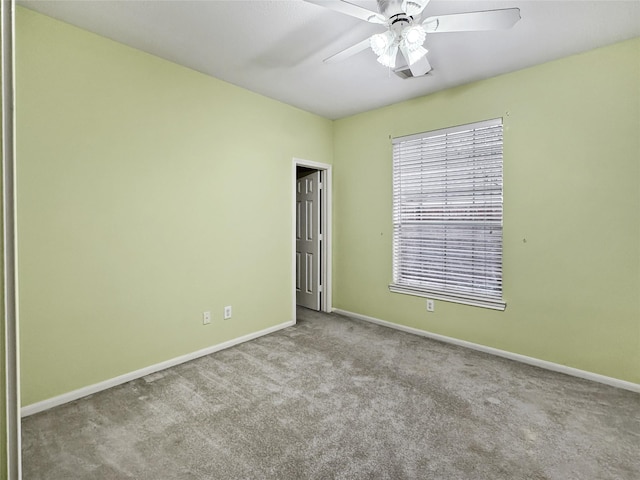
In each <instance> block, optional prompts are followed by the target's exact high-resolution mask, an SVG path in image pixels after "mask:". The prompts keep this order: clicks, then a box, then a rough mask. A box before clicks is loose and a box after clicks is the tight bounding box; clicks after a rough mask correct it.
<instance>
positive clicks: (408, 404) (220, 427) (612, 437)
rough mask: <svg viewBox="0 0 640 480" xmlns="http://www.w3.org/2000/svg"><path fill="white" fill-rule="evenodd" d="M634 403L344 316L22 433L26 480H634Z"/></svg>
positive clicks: (28, 425) (179, 371) (639, 419)
mask: <svg viewBox="0 0 640 480" xmlns="http://www.w3.org/2000/svg"><path fill="white" fill-rule="evenodd" d="M639 452H640V396H639V395H637V394H634V393H631V392H628V391H623V390H617V389H614V388H611V387H607V386H604V385H600V384H596V383H591V382H589V381H585V380H580V379H576V378H572V377H568V376H565V375H562V374H556V373H552V372H548V371H544V370H540V369H537V368H534V367H530V366H526V365H522V364H518V363H514V362H511V361H508V360H504V359H500V358H496V357H491V356H489V355H485V354H482V353H478V352H475V351H471V350H465V349H463V348H459V347H454V346H450V345H445V344H441V343H438V342H434V341H431V340H427V339H424V338H421V337H416V336H413V335H409V334H405V333H401V332H397V331H394V330H390V329H387V328H384V327H380V326H377V325H371V324H368V323H364V322H360V321H355V320H351V319H347V318H344V317H340V316H337V315H326V314H319V313H315V312H310V311H308V310H300V311H299V314H298V324H297V325H296V326H294V327H290V328H287V329H286V330H282V331H280V332H277V333H274V334H272V335H269V336H266V337H262V338H259V339H257V340H254V341H251V342H248V343H245V344H243V345H240V346H237V347H234V348H231V349H228V350H225V351H221V352H218V353H215V354H213V355H210V356H207V357H203V358H201V359H198V360H195V361H192V362H189V363H187V364H183V365H180V366H178V367H174V368H172V369H170V370H166V371H164V372H161V373H157V374H154V375H151V376H148V377H145V378H143V379H139V380H136V381H133V382H130V383H128V384H126V385H122V386H120V387H116V388H113V389H111V390H109V391H106V392H102V393H99V394H96V395H93V396H92V397H89V398H86V399H83V400H80V401H77V402H74V403H72V404H68V405H64V406H61V407H58V408H56V409H53V410H50V411H48V412H44V413H41V414H37V415H34V416H31V417H28V418H26V419H24V421H23V454H24V478H25V480H32V479H47V480H56V479H64V480H69V479H91V480H96V479H149V480H161V479H167V480H169V479H263V478H264V479H338V478H340V479H365V478H366V479H474V480H475V479H480V480H483V479H487V480H498V479H505V480H517V479H523V480H524V479H527V480H536V479H557V480H572V479H575V480H592V479H593V480H595V479H611V480H638V479H640V453H639Z"/></svg>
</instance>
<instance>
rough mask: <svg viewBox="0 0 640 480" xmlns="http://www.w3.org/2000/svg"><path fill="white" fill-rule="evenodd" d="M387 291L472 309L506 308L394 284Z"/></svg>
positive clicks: (500, 303)
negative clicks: (456, 304) (469, 306)
mask: <svg viewBox="0 0 640 480" xmlns="http://www.w3.org/2000/svg"><path fill="white" fill-rule="evenodd" d="M389 290H390V291H391V292H393V293H402V294H404V295H413V296H416V297H425V298H433V299H434V300H443V301H445V302H452V303H460V304H462V305H471V306H472V307H481V308H490V309H492V310H500V311H504V309H505V308H506V307H507V303H506V302H505V301H503V300H490V299H487V298H479V297H472V296H464V295H453V294H450V293H442V292H435V291H430V290H425V289H420V288H416V287H408V286H406V285H396V284H394V283H392V284H391V285H389Z"/></svg>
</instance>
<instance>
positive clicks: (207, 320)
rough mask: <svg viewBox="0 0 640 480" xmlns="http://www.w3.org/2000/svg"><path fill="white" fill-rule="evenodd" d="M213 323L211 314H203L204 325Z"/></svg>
mask: <svg viewBox="0 0 640 480" xmlns="http://www.w3.org/2000/svg"><path fill="white" fill-rule="evenodd" d="M210 323H211V312H202V324H203V325H208V324H210Z"/></svg>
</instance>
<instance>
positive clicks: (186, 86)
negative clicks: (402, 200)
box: [16, 8, 333, 405]
mask: <svg viewBox="0 0 640 480" xmlns="http://www.w3.org/2000/svg"><path fill="white" fill-rule="evenodd" d="M16 35H17V38H16V62H17V65H16V69H17V159H18V160H17V161H18V171H17V175H18V219H19V274H20V314H21V318H20V322H21V351H22V354H21V355H22V356H21V375H22V379H21V383H22V404H23V405H26V404H32V403H34V402H37V401H40V400H43V399H47V398H50V397H53V396H56V395H59V394H62V393H65V392H69V391H71V390H74V389H78V388H81V387H84V386H87V385H90V384H93V383H96V382H100V381H103V380H106V379H110V378H112V377H115V376H118V375H121V374H124V373H128V372H131V371H134V370H136V369H140V368H143V367H146V366H149V365H152V364H155V363H158V362H161V361H164V360H168V359H171V358H174V357H177V356H179V355H183V354H187V353H190V352H194V351H196V350H199V349H202V348H206V347H208V346H211V345H215V344H218V343H221V342H223V341H226V340H229V339H233V338H237V337H240V336H242V335H245V334H248V333H251V332H255V331H259V330H261V329H264V328H268V327H271V326H274V325H277V324H281V323H282V322H286V321H289V320H292V318H291V317H292V310H291V306H292V302H293V295H292V288H293V285H292V274H291V272H292V265H291V261H292V248H293V246H292V238H291V237H292V225H291V221H292V220H291V209H292V206H291V198H292V195H293V193H292V187H293V185H292V184H293V182H292V158H293V157H299V158H304V159H308V160H314V161H319V162H325V163H331V161H332V155H333V150H332V135H333V130H332V123H331V121H329V120H327V119H323V118H321V117H318V116H315V115H312V114H309V113H307V112H303V111H301V110H298V109H295V108H293V107H290V106H288V105H285V104H282V103H279V102H276V101H274V100H271V99H268V98H265V97H263V96H260V95H257V94H253V93H250V92H248V91H246V90H243V89H241V88H238V87H235V86H233V85H230V84H228V83H225V82H222V81H219V80H216V79H214V78H211V77H208V76H206V75H203V74H200V73H197V72H195V71H192V70H189V69H187V68H183V67H180V66H178V65H175V64H172V63H170V62H167V61H165V60H162V59H160V58H157V57H154V56H151V55H148V54H146V53H143V52H140V51H137V50H134V49H132V48H128V47H126V46H123V45H121V44H118V43H115V42H113V41H110V40H107V39H105V38H102V37H99V36H97V35H93V34H91V33H88V32H86V31H83V30H80V29H78V28H75V27H72V26H70V25H67V24H64V23H61V22H59V21H56V20H53V19H51V18H48V17H46V16H43V15H40V14H37V13H35V12H32V11H30V10H26V9H23V8H19V9H18V11H17V27H16ZM225 305H232V306H233V318H232V319H231V320H228V321H223V320H222V312H223V307H224V306H225ZM207 310H209V311H211V312H212V314H213V321H212V324H210V325H207V326H203V325H202V312H204V311H207Z"/></svg>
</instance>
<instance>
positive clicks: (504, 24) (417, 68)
mask: <svg viewBox="0 0 640 480" xmlns="http://www.w3.org/2000/svg"><path fill="white" fill-rule="evenodd" d="M305 1H306V2H309V3H313V4H316V5H320V6H322V7H326V8H329V9H331V10H334V11H336V12H340V13H344V14H346V15H351V16H352V17H356V18H359V19H361V20H365V21H367V22H369V23H375V24H379V25H384V26H386V27H387V31H386V32H383V33H378V34H375V35H372V36H371V37H369V38H367V39H365V40H363V41H362V42H359V43H357V44H355V45H353V46H351V47H349V48H347V49H346V50H343V51H341V52H339V53H336V54H335V55H332V56H331V57H329V58H326V59H325V60H324V61H325V62H327V63H333V62H338V61H340V60H344V59H345V58H348V57H350V56H352V55H355V54H356V53H359V52H361V51H362V50H365V49H367V48H369V47H371V50H373V53H375V54H376V55H377V57H378V62H380V63H381V64H382V65H384V66H386V67H389V68H391V69H395V68H396V58H397V56H398V51H400V53H401V54H402V56H403V57H404V60H405V61H406V63H407V66H408V69H407V70H408V71H406V72H405V74H404V75H400V76H402V77H404V78H406V77H410V76H411V77H418V76H421V75H426V74H427V73H429V71H431V65H430V64H429V60H428V59H427V52H428V51H427V49H426V48H424V46H423V44H424V41H425V39H426V36H427V34H431V33H444V32H447V33H448V32H470V31H483V30H506V29H508V28H511V27H512V26H513V25H515V24H516V23H517V22H518V20H520V9H519V8H504V9H499V10H486V11H480V12H467V13H457V14H452V15H439V16H435V17H427V18H425V19H424V20H423V19H422V12H423V11H424V9H425V8H426V6H427V5H428V4H429V1H430V0H377V1H378V10H379V13H376V12H373V11H371V10H367V9H366V8H363V7H360V6H359V5H355V4H353V3H349V2H347V1H345V0H305ZM409 71H410V74H409Z"/></svg>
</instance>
